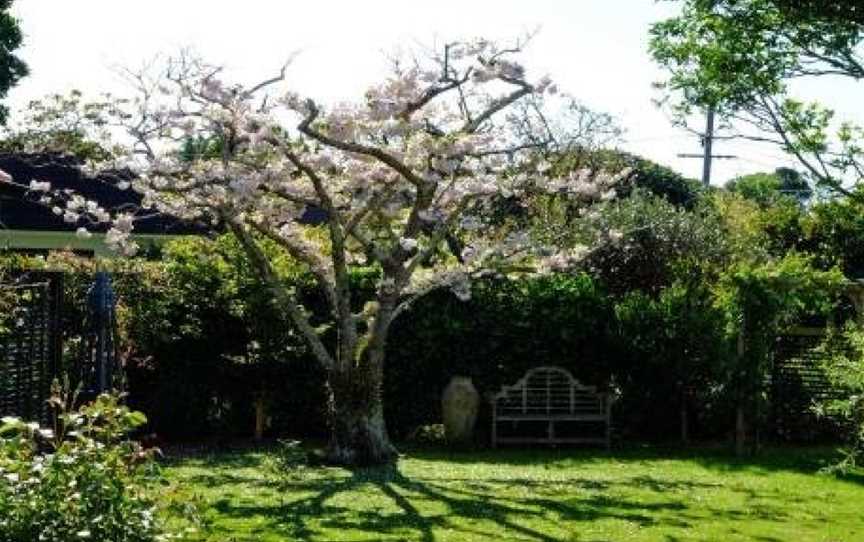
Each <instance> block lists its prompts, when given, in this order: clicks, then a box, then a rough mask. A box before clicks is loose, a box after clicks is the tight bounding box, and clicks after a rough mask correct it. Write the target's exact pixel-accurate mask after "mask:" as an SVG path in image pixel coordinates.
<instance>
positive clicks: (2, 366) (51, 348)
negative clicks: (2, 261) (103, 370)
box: [0, 273, 63, 421]
mask: <svg viewBox="0 0 864 542" xmlns="http://www.w3.org/2000/svg"><path fill="white" fill-rule="evenodd" d="M3 288H7V289H11V290H12V292H13V294H14V298H15V308H14V310H13V312H12V313H11V314H9V315H7V320H8V322H7V325H6V328H7V330H6V331H4V332H2V334H0V415H15V416H21V417H23V418H25V419H29V420H41V421H46V420H47V418H48V405H47V403H46V400H47V398H48V396H49V393H50V386H51V381H52V379H53V378H54V376H55V375H56V374H57V371H58V369H59V367H60V363H61V357H62V343H61V332H60V307H61V306H62V302H63V276H62V274H54V273H40V274H38V275H26V276H22V277H21V278H20V279H19V281H18V283H16V284H13V285H7V286H3Z"/></svg>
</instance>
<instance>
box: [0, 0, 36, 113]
mask: <svg viewBox="0 0 864 542" xmlns="http://www.w3.org/2000/svg"><path fill="white" fill-rule="evenodd" d="M13 1H14V0H0V98H5V97H6V94H7V93H8V92H9V89H10V88H12V87H13V86H15V85H16V84H17V83H18V81H19V80H21V78H22V77H25V76H26V75H27V74H28V73H29V70H28V69H27V64H25V63H24V61H23V60H21V59H20V58H18V57H17V56H16V55H15V50H16V49H18V48H19V47H21V43H22V42H23V40H24V36H23V35H22V33H21V27H20V26H19V24H18V19H16V18H15V17H13V16H12V15H11V14H10V13H9V9H10V8H11V7H12V3H13ZM8 115H9V108H7V107H6V106H4V105H0V123H2V124H5V123H6V118H7V116H8Z"/></svg>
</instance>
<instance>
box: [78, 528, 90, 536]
mask: <svg viewBox="0 0 864 542" xmlns="http://www.w3.org/2000/svg"><path fill="white" fill-rule="evenodd" d="M75 536H77V537H78V538H90V531H88V530H87V529H83V530H81V531H78V532H77V533H75Z"/></svg>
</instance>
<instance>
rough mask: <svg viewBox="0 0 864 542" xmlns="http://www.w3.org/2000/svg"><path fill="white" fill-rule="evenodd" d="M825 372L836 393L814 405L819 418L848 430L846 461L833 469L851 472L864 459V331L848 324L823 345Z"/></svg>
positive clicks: (831, 335)
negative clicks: (833, 420)
mask: <svg viewBox="0 0 864 542" xmlns="http://www.w3.org/2000/svg"><path fill="white" fill-rule="evenodd" d="M822 352H823V353H825V354H826V355H825V356H823V357H822V369H823V371H824V372H825V376H826V377H827V379H828V382H830V383H831V385H832V387H833V389H834V390H835V392H836V395H835V396H834V397H830V398H825V399H822V400H821V401H819V402H818V403H817V404H816V405H815V410H816V412H817V414H820V415H822V416H828V417H831V418H834V419H839V420H841V421H842V422H844V423H843V425H844V427H845V428H846V444H847V446H846V449H845V454H844V459H843V461H841V462H840V463H839V464H837V465H835V466H834V468H835V469H837V470H840V471H844V470H848V469H849V468H852V467H855V466H856V465H860V464H861V460H862V458H864V331H862V330H861V329H860V327H859V325H858V324H853V323H849V324H848V325H847V327H846V328H845V329H844V330H842V331H841V332H836V331H835V332H833V333H831V334H829V336H828V338H827V339H826V341H825V343H824V344H823V345H822Z"/></svg>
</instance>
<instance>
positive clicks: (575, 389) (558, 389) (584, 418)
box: [492, 367, 613, 448]
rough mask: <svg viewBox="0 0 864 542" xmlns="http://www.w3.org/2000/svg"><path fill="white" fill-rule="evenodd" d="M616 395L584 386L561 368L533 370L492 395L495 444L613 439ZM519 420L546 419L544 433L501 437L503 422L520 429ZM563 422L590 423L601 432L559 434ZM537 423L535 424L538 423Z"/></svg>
mask: <svg viewBox="0 0 864 542" xmlns="http://www.w3.org/2000/svg"><path fill="white" fill-rule="evenodd" d="M612 399H613V396H611V395H610V394H606V393H601V392H598V391H597V388H595V387H592V386H583V385H582V384H580V383H579V382H578V381H577V380H576V379H575V378H573V375H571V374H570V373H569V372H568V371H566V370H564V369H562V368H560V367H537V368H535V369H531V370H530V371H528V372H527V373H525V376H524V377H522V379H521V380H519V382H517V383H515V384H513V385H512V386H504V387H503V388H501V391H499V392H498V393H497V394H495V395H494V396H493V398H492V446H493V447H497V446H498V444H507V443H519V444H526V443H549V444H603V445H605V446H606V447H607V448H608V447H609V446H610V442H611V430H612V416H611V407H612ZM519 422H546V428H545V429H546V430H545V435H540V436H538V435H533V436H512V435H510V434H508V435H506V436H501V431H500V429H501V427H500V426H501V425H502V424H509V425H511V426H513V427H511V429H513V430H514V431H513V432H518V429H519V425H520V424H519ZM560 422H590V425H595V424H596V425H599V426H601V431H600V433H601V434H599V435H593V436H591V435H589V436H572V435H570V434H568V435H556V431H555V426H556V424H557V423H560ZM535 425H536V424H535Z"/></svg>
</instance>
